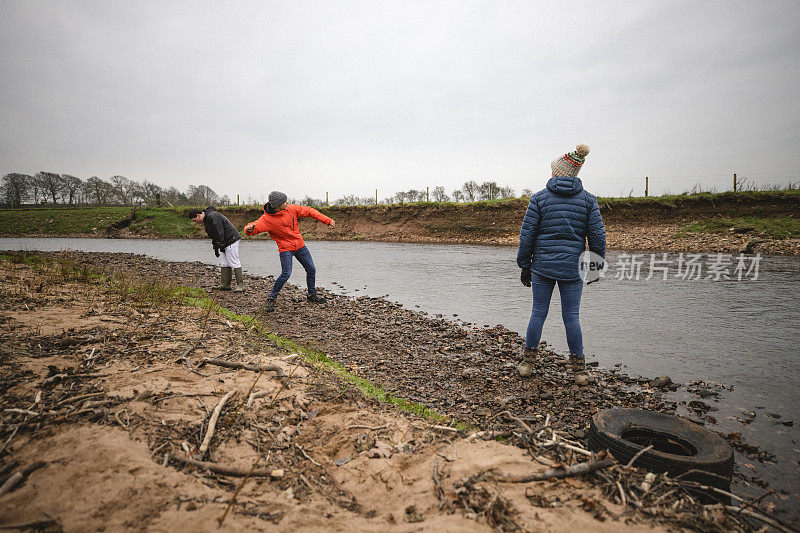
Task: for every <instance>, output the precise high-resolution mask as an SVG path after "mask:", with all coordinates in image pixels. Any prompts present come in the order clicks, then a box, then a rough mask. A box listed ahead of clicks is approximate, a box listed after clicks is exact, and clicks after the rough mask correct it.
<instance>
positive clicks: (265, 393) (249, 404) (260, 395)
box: [244, 390, 271, 409]
mask: <svg viewBox="0 0 800 533" xmlns="http://www.w3.org/2000/svg"><path fill="white" fill-rule="evenodd" d="M270 392H271V391H268V390H260V391H258V392H254V393H252V394H251V395H250V397H248V398H247V403H246V404H245V405H244V406H245V407H247V408H248V409H250V407H252V405H253V401H254V400H256V399H258V398H263V397H265V396H269V393H270Z"/></svg>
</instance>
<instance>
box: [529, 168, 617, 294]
mask: <svg viewBox="0 0 800 533" xmlns="http://www.w3.org/2000/svg"><path fill="white" fill-rule="evenodd" d="M587 238H588V241H589V249H590V250H591V251H593V252H595V253H596V254H598V255H600V256H602V257H605V255H606V229H605V227H604V226H603V218H602V217H601V216H600V207H599V206H598V205H597V198H595V197H594V195H592V194H589V193H588V192H587V191H585V190H583V184H582V183H581V180H580V179H578V178H569V177H555V178H551V179H550V181H548V182H547V188H546V189H542V190H541V191H539V192H537V193H536V194H534V195H533V196H532V197H531V201H530V203H529V204H528V210H527V211H526V212H525V218H524V220H523V221H522V229H521V230H520V232H519V252H518V253H517V264H518V265H519V267H520V268H530V269H531V271H533V272H535V273H537V274H539V275H540V276H543V277H545V278H550V279H558V280H563V281H579V280H580V279H581V278H580V274H579V273H578V261H579V257H580V254H581V253H583V251H584V250H585V249H586V240H587Z"/></svg>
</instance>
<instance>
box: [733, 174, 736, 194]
mask: <svg viewBox="0 0 800 533" xmlns="http://www.w3.org/2000/svg"><path fill="white" fill-rule="evenodd" d="M733 192H736V173H735V172H734V174H733Z"/></svg>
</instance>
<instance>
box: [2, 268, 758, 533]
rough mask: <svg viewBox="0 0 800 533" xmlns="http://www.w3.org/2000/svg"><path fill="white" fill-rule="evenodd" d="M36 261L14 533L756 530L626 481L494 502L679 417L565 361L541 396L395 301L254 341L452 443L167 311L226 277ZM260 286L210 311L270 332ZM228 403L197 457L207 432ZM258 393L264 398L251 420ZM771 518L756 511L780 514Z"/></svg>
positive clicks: (279, 327) (20, 275)
mask: <svg viewBox="0 0 800 533" xmlns="http://www.w3.org/2000/svg"><path fill="white" fill-rule="evenodd" d="M17 257H19V258H21V257H22V254H20V255H18V256H17ZM37 257H39V258H44V261H34V262H33V263H30V262H22V261H23V260H22V259H18V261H19V262H15V261H14V260H11V261H9V260H4V261H0V291H2V304H0V324H2V326H3V328H2V333H0V346H1V347H0V366H2V372H1V373H0V394H1V395H2V406H3V412H2V413H1V414H0V417H1V418H0V484H2V483H4V482H5V481H6V480H7V479H8V478H9V477H12V476H14V475H16V473H17V472H20V474H21V475H19V476H18V477H19V478H21V479H20V480H19V481H18V482H17V484H16V485H14V486H13V487H12V489H11V490H10V491H8V492H7V493H6V494H3V495H2V496H0V525H2V526H3V527H4V528H8V527H9V526H14V527H16V528H17V529H20V530H44V531H61V530H63V531H87V530H108V531H115V530H123V529H125V530H140V531H141V530H148V531H164V530H171V531H188V530H192V531H197V530H199V531H206V530H209V531H210V530H216V529H217V528H218V523H219V520H220V519H221V518H222V517H223V516H224V522H223V529H229V530H244V529H259V530H276V531H278V530H294V529H298V530H309V531H314V530H345V529H353V528H355V529H357V530H364V531H387V530H391V531H489V530H502V531H511V530H528V531H535V530H552V531H567V530H575V529H578V530H595V531H620V530H642V531H644V530H647V531H652V528H654V527H655V528H656V529H660V528H661V527H663V526H670V527H682V528H690V529H699V530H708V529H713V528H721V529H725V530H727V529H749V528H750V526H751V525H753V526H754V525H756V524H758V522H753V524H747V523H746V522H743V521H741V520H739V521H734V520H733V519H732V518H730V517H728V516H726V515H723V514H722V513H721V512H720V511H716V510H704V509H703V508H702V507H698V506H697V505H696V503H695V502H693V501H692V500H691V496H689V493H685V492H684V491H682V489H681V488H680V487H673V486H671V485H666V486H663V488H661V489H659V490H660V492H659V491H656V490H655V489H654V491H653V493H652V495H649V496H648V494H645V493H643V491H642V489H641V488H640V487H641V482H642V480H643V476H644V472H639V471H637V470H635V469H625V468H624V467H621V466H617V467H613V468H612V469H610V470H606V471H603V472H599V473H597V474H593V475H588V476H584V477H570V478H567V479H564V480H549V481H542V482H534V483H527V484H516V483H505V482H501V481H498V480H497V479H496V476H497V475H513V474H517V475H519V474H526V473H531V472H536V471H543V470H545V469H548V468H553V467H558V466H559V465H568V464H572V463H573V462H575V461H576V460H578V458H579V457H580V455H579V454H574V453H572V452H569V451H568V450H567V449H566V448H561V447H560V446H553V447H537V446H538V445H537V444H536V443H537V442H538V443H539V444H541V441H542V440H545V439H547V438H553V436H555V435H558V438H559V439H567V441H566V442H571V443H572V446H573V447H578V448H580V447H584V446H585V437H586V435H585V428H586V423H587V420H588V418H589V416H591V414H592V413H593V412H595V411H596V410H597V409H599V408H603V407H609V406H616V405H631V406H643V407H648V408H652V409H656V410H663V411H668V412H669V411H672V410H674V407H675V406H674V405H673V404H672V403H670V402H669V401H668V400H667V399H665V398H664V397H663V395H662V393H661V392H660V391H658V390H655V389H652V388H650V387H648V386H646V385H642V384H640V383H637V382H636V380H632V379H630V378H626V377H622V376H617V375H616V373H614V372H608V371H601V370H596V371H594V374H595V376H596V377H597V378H598V380H599V381H598V384H597V385H595V386H593V387H590V388H589V389H586V390H581V389H578V388H576V387H574V386H572V385H571V383H570V381H569V376H568V374H567V373H566V367H565V366H564V365H563V364H561V362H560V360H559V359H556V358H555V357H553V358H552V359H551V360H549V361H545V362H542V364H541V365H540V367H539V377H538V378H537V379H533V380H529V381H520V380H519V379H516V378H515V377H514V371H513V364H514V363H515V362H516V360H517V354H518V351H519V346H520V343H521V341H520V339H519V338H518V337H517V336H516V335H515V334H511V333H510V332H507V331H505V330H503V329H502V328H493V329H488V330H487V329H484V328H479V329H467V328H463V327H461V326H459V325H456V324H453V323H450V322H446V321H444V320H441V318H437V317H426V316H423V315H421V314H419V313H412V312H410V311H407V310H404V309H401V308H399V307H398V306H396V305H394V304H391V303H390V302H386V301H383V300H373V299H366V298H365V299H352V298H345V297H339V296H333V295H330V294H328V296H329V297H330V300H329V302H328V303H327V304H326V305H324V306H318V305H312V304H307V303H306V302H305V301H304V298H303V295H302V293H301V292H300V291H299V289H297V288H296V287H292V286H289V285H287V287H286V289H285V292H284V293H283V294H282V297H281V299H280V301H279V304H278V307H277V310H276V312H275V313H273V314H271V315H268V316H266V317H262V318H261V319H260V322H259V323H260V324H263V325H265V326H266V327H267V328H268V329H269V330H271V331H273V332H275V333H277V334H279V335H281V336H283V337H285V338H291V339H295V340H296V341H298V342H300V343H302V344H303V345H304V346H312V347H315V348H317V349H319V350H321V351H324V352H325V353H326V354H327V355H328V357H330V358H331V359H333V360H335V361H338V362H341V363H342V364H344V365H345V366H346V367H347V369H348V370H349V371H350V372H351V373H353V374H356V375H359V376H363V377H365V378H367V379H369V380H370V381H372V382H373V383H376V384H379V385H381V386H384V387H385V388H387V389H389V390H391V391H395V392H396V393H397V394H398V395H400V396H403V397H406V398H410V399H414V400H417V401H419V402H421V403H423V404H425V405H428V406H431V407H434V408H436V409H437V411H439V412H440V413H442V414H447V415H452V416H454V417H456V418H457V419H458V420H459V421H461V422H462V424H463V425H462V426H460V427H462V428H463V429H462V430H461V431H457V430H455V429H449V428H447V427H444V425H443V424H444V423H443V422H439V423H437V422H436V421H433V420H431V419H429V418H421V417H419V416H416V415H412V414H409V413H407V412H404V411H402V410H400V409H398V408H397V407H394V406H391V405H388V404H386V403H381V402H378V401H377V400H375V399H374V398H370V397H368V396H365V395H364V394H362V393H361V392H360V391H358V390H357V389H355V388H353V387H352V386H351V385H348V384H347V383H346V382H344V381H343V380H341V379H340V378H338V377H336V375H335V374H334V373H332V372H330V371H329V370H328V368H327V367H326V366H324V365H321V364H318V363H314V362H309V361H308V360H306V359H305V358H304V357H302V356H298V355H296V354H292V353H289V352H287V351H285V350H283V349H281V348H279V347H278V346H277V345H276V344H275V342H273V341H271V340H269V339H268V338H266V337H264V336H263V335H261V334H259V333H258V331H257V329H256V328H254V327H249V326H244V325H242V323H240V322H237V321H235V320H228V319H226V318H225V317H224V316H222V315H220V314H219V313H218V312H216V310H214V309H211V308H206V309H203V308H197V307H189V306H187V305H180V304H179V302H178V301H176V300H175V299H174V298H172V297H171V296H170V295H171V294H173V293H174V292H175V290H176V289H175V288H176V287H177V286H178V285H182V286H199V287H210V286H212V285H213V284H214V283H215V282H216V281H217V273H216V271H215V269H209V268H207V267H206V266H204V265H201V264H198V263H192V264H185V263H163V262H158V261H155V260H152V259H148V258H145V257H141V256H133V255H127V254H117V255H108V254H76V253H70V254H38V255H37ZM50 261H56V262H50ZM95 273H101V274H102V276H97V275H95ZM154 282H157V283H156V287H153V286H152V285H153V283H154ZM247 284H248V292H247V293H246V294H244V295H240V294H232V293H221V294H220V293H216V294H215V297H216V298H217V300H218V303H219V304H220V305H222V306H223V307H225V308H227V309H230V310H233V311H236V312H238V313H241V314H250V315H255V314H257V312H258V311H259V307H260V305H261V303H262V299H263V294H264V289H265V288H266V287H267V286H268V285H269V284H270V280H268V279H267V280H265V279H250V278H248V280H247ZM551 355H552V354H551ZM219 356H221V358H222V359H224V360H226V361H234V362H236V361H238V362H248V363H255V364H261V365H275V366H277V367H279V368H280V369H281V370H282V373H283V374H284V375H286V376H288V379H281V378H280V377H279V376H278V375H277V374H276V372H274V371H270V372H264V373H261V374H258V373H256V372H253V371H250V370H245V369H239V370H229V369H226V368H221V367H218V366H213V365H206V366H203V367H201V366H200V363H201V361H202V359H203V358H207V357H219ZM232 391H233V392H234V396H233V397H232V398H231V399H230V400H229V401H228V403H227V404H226V405H225V406H224V408H223V409H222V411H221V416H220V417H219V424H218V426H217V430H216V432H215V433H214V434H213V438H212V439H211V440H210V447H209V449H208V451H207V452H206V453H205V454H201V453H200V451H199V448H200V446H201V443H202V442H203V440H204V437H205V435H206V432H207V430H208V424H209V421H210V419H211V418H212V412H213V411H214V410H215V407H216V406H217V405H218V403H219V402H220V400H221V398H222V397H223V396H224V395H226V394H227V393H229V392H232ZM251 392H263V396H262V397H261V398H259V399H254V400H253V402H252V403H251V404H250V405H248V404H247V402H246V400H247V399H248V398H249V394H250V393H251ZM506 411H508V412H510V413H513V414H514V415H517V417H518V418H519V420H517V421H516V422H515V421H512V420H511V419H510V418H509V417H508V416H504V415H503V413H504V412H506ZM519 422H522V423H523V424H525V425H529V426H531V427H533V428H535V429H536V430H537V431H538V432H539V433H538V438H539V439H540V440H539V441H537V440H536V439H534V437H533V436H532V435H531V434H527V432H525V431H522V430H521V429H520V428H524V427H525V426H523V425H521V424H520V423H519ZM542 434H544V435H545V436H544V437H542ZM498 436H499V437H502V440H504V443H501V442H499V441H498V440H497V437H498ZM201 455H202V459H204V460H205V461H207V462H211V463H213V464H214V465H217V466H219V465H223V466H233V467H237V468H239V469H242V470H243V471H248V470H250V469H251V467H252V466H253V465H254V464H255V465H257V468H258V470H259V472H258V473H259V474H263V476H261V477H255V478H251V479H248V480H246V481H245V482H243V478H242V477H241V476H235V475H222V474H215V473H211V472H208V471H207V470H204V469H203V468H198V467H196V466H191V465H187V464H185V463H184V462H181V460H180V459H178V458H186V457H198V456H201ZM581 460H582V459H581ZM490 471H491V472H490ZM487 472H489V473H488V474H487ZM434 479H435V480H434ZM659 486H661V485H659ZM440 488H441V491H440ZM667 489H669V490H667ZM625 495H627V497H626V496H625ZM232 500H233V503H232V504H231V508H230V510H229V512H228V513H227V515H226V514H225V512H226V508H227V507H228V504H229V503H230V502H231V501H232ZM768 503H770V502H767V501H766V500H765V501H762V502H760V503H759V505H760V507H759V506H757V507H756V508H758V509H759V512H768V511H769V507H768V506H766V505H767V504H768ZM636 504H638V505H636Z"/></svg>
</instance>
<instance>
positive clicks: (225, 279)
mask: <svg viewBox="0 0 800 533" xmlns="http://www.w3.org/2000/svg"><path fill="white" fill-rule="evenodd" d="M232 273H233V269H232V268H231V267H222V269H221V272H220V278H221V281H220V283H219V287H217V290H218V291H229V290H231V274H232Z"/></svg>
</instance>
